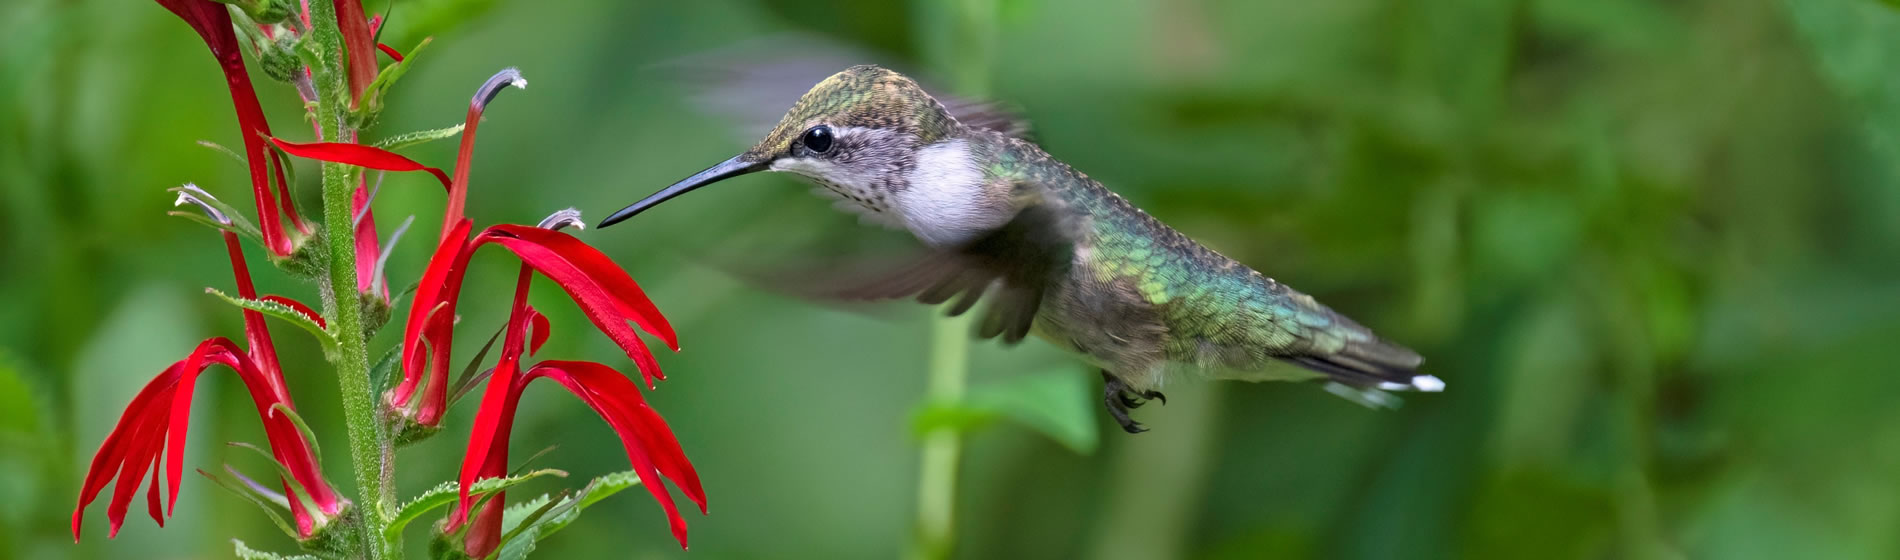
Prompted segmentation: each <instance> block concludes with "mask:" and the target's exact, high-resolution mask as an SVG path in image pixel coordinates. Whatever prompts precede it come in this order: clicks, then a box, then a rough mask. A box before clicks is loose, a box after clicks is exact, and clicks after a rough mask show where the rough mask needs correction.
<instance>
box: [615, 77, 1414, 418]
mask: <svg viewBox="0 0 1900 560" xmlns="http://www.w3.org/2000/svg"><path fill="white" fill-rule="evenodd" d="M963 105H965V104H961V103H959V104H957V105H953V106H963ZM1017 132H1018V129H1016V128H1015V127H1014V126H1011V125H1008V124H1004V123H1003V121H999V120H996V119H988V118H963V119H959V118H958V116H957V115H954V114H953V113H952V111H951V110H947V109H946V108H945V105H944V104H943V103H940V102H938V100H937V99H935V98H933V97H931V96H930V94H928V93H926V92H925V91H924V90H923V88H921V87H919V86H918V85H917V83H916V82H915V81H913V80H911V79H910V78H908V77H905V76H903V75H901V74H898V73H897V72H893V71H890V70H886V69H884V68H880V67H877V66H869V65H866V66H855V67H851V68H849V69H846V70H845V71H843V72H839V73H837V74H835V75H832V76H831V77H830V78H827V79H826V80H824V81H823V82H820V83H819V84H818V85H817V86H815V87H813V88H812V89H811V90H810V91H809V92H807V93H806V94H805V95H804V97H802V98H800V99H799V100H798V102H797V103H796V104H795V105H793V106H792V108H791V110H790V111H789V112H787V113H786V114H785V116H784V118H783V119H781V120H780V121H779V123H778V126H777V127H775V128H774V129H773V130H772V131H771V133H769V134H767V135H766V136H765V138H764V139H763V140H760V141H759V142H758V144H757V145H754V146H753V147H752V148H751V149H749V150H746V151H745V152H744V153H741V154H739V155H737V156H733V157H732V158H731V159H728V160H726V161H723V162H720V163H718V164H717V165H714V166H712V167H710V168H707V169H706V170H704V171H700V172H699V173H695V174H693V175H692V176H691V177H687V178H685V179H683V180H680V181H679V182H677V183H674V184H673V185H671V186H668V187H666V188H664V189H661V190H660V191H659V192H656V193H653V194H652V195H651V196H648V197H646V198H645V199H643V200H641V201H639V202H636V203H634V204H633V205H631V206H628V207H626V208H624V209H622V210H620V211H619V212H615V213H614V214H613V215H612V216H608V217H607V219H606V220H603V221H602V222H601V224H600V227H607V226H610V225H613V224H616V223H619V222H620V221H622V220H626V219H627V218H630V217H632V216H634V215H635V214H639V213H640V212H643V211H645V210H647V209H648V208H652V207H654V206H656V205H658V204H660V203H662V202H665V201H667V200H669V199H672V198H673V197H676V196H679V195H681V194H685V193H686V192H688V191H692V190H694V189H698V188H700V187H703V186H706V185H709V184H712V183H715V182H718V181H722V180H725V179H729V178H732V177H737V176H739V175H744V174H747V173H753V172H758V171H780V172H789V173H792V174H794V175H797V176H800V177H803V178H805V179H808V180H810V181H812V182H815V183H817V184H818V185H819V186H821V187H823V189H822V191H821V192H825V193H828V194H830V195H834V196H835V197H836V198H838V199H839V200H841V201H843V202H842V203H841V204H840V207H841V208H845V209H848V210H851V211H854V212H857V213H859V214H862V215H863V216H864V217H866V218H867V219H868V220H869V221H872V222H876V223H881V224H884V225H887V226H890V227H893V228H899V229H903V230H907V231H909V232H910V233H911V234H912V235H914V236H915V237H916V238H917V240H918V241H920V242H922V243H923V244H924V245H925V246H926V247H927V248H928V250H927V251H926V252H925V256H923V257H921V258H918V259H915V260H912V261H908V262H906V263H904V264H902V265H900V266H895V267H889V268H888V269H886V270H881V271H877V272H873V273H867V274H859V275H856V276H855V277H854V278H848V279H837V280H835V281H832V282H827V283H826V284H827V286H826V287H825V288H823V289H822V290H821V291H822V292H824V293H822V294H818V295H824V296H829V297H837V298H844V299H891V298H904V297H915V298H916V299H917V300H918V301H921V302H923V303H926V304H933V305H934V304H941V303H944V302H949V301H952V298H954V302H952V303H951V304H950V308H949V314H950V315H960V314H962V313H964V312H967V311H969V310H970V309H972V308H973V307H974V306H975V304H976V303H977V302H978V300H979V299H982V300H985V301H987V302H988V303H987V305H986V306H985V309H984V311H983V312H982V315H981V317H980V318H979V319H978V320H977V321H976V325H977V328H976V334H977V336H980V337H983V338H998V337H1000V338H1001V339H1002V340H1003V342H1005V343H1010V344H1014V343H1017V342H1020V341H1021V340H1022V339H1023V338H1024V337H1026V336H1027V335H1030V334H1035V335H1037V336H1038V337H1040V338H1043V339H1044V340H1047V341H1049V342H1051V343H1053V344H1055V345H1057V346H1059V347H1062V348H1065V349H1068V350H1070V351H1072V352H1075V353H1077V354H1080V355H1081V356H1082V357H1083V358H1084V359H1086V360H1087V361H1088V362H1089V363H1091V364H1092V365H1094V366H1096V367H1098V368H1101V374H1102V379H1103V382H1104V388H1103V399H1102V400H1103V403H1104V404H1105V405H1106V406H1107V408H1108V412H1109V414H1110V415H1111V416H1113V417H1114V418H1115V421H1116V422H1117V423H1119V424H1121V427H1122V429H1123V430H1126V431H1128V432H1129V433H1139V432H1142V431H1145V430H1146V428H1143V427H1142V426H1141V424H1139V423H1137V422H1135V421H1134V420H1133V419H1131V418H1130V417H1129V409H1132V408H1137V407H1139V406H1141V405H1142V404H1144V403H1145V402H1146V400H1147V399H1159V400H1162V401H1163V402H1166V396H1164V395H1163V394H1162V393H1161V392H1160V391H1159V390H1158V389H1159V388H1160V387H1161V386H1162V384H1163V381H1164V380H1165V379H1167V378H1168V377H1172V376H1175V375H1179V374H1182V373H1187V372H1195V371H1198V372H1204V373H1206V374H1209V375H1211V376H1213V377H1215V378H1220V379H1242V380H1252V381H1263V380H1308V379H1320V378H1326V379H1330V380H1331V381H1332V383H1331V384H1329V385H1328V388H1329V389H1331V390H1333V391H1334V392H1335V393H1338V394H1341V395H1342V396H1346V397H1348V398H1353V399H1355V400H1359V401H1360V402H1362V403H1366V404H1389V403H1390V402H1391V401H1392V398H1391V396H1390V395H1387V394H1385V393H1384V392H1383V391H1386V390H1418V391H1434V392H1435V391H1440V390H1442V389H1443V388H1444V383H1443V382H1441V381H1439V380H1438V378H1436V377H1433V376H1430V375H1421V374H1419V373H1418V366H1419V364H1420V363H1421V362H1422V361H1423V359H1422V358H1420V357H1419V355H1418V354H1417V353H1416V352H1413V351H1412V350H1410V349H1407V348H1405V347H1403V346H1400V345H1397V344H1393V343H1391V342H1387V341H1385V340H1381V339H1380V338H1379V337H1378V336H1376V335H1374V334H1373V333H1372V331H1371V330H1369V329H1367V328H1365V327H1363V326H1360V325H1359V324H1358V323H1356V322H1353V320H1351V319H1348V318H1346V317H1345V316H1344V315H1340V314H1339V313H1337V312H1334V311H1333V310H1332V309H1330V308H1327V307H1326V306H1324V305H1321V304H1320V303H1319V302H1317V301H1314V300H1313V298H1312V296H1308V295H1306V294H1303V293H1300V292H1296V291H1294V290H1292V289H1291V288H1288V287H1286V286H1285V285H1283V284H1280V283H1279V282H1275V281H1274V280H1273V279H1272V278H1268V277H1266V276H1263V275H1261V274H1260V273H1259V272H1255V271H1254V270H1253V269H1251V268H1248V267H1246V266H1244V265H1242V264H1240V263H1238V262H1235V261H1234V260H1233V259H1230V258H1227V257H1225V256H1222V255H1221V254H1219V253H1216V252H1214V251H1213V250H1211V249H1208V248H1206V247H1203V246H1201V245H1200V244H1199V243H1196V242H1194V240H1192V239H1189V238H1188V237H1187V236H1186V235H1183V234H1181V232H1179V231H1175V230H1174V229H1173V228H1170V227H1168V226H1167V225H1164V224H1162V223H1161V222H1160V221H1158V220H1156V219H1154V218H1153V217H1150V216H1149V215H1148V214H1147V213H1146V212H1143V211H1142V210H1141V209H1139V208H1136V207H1134V206H1133V205H1131V204H1129V203H1128V201H1126V200H1123V199H1122V197H1121V196H1119V195H1116V194H1115V193H1113V192H1111V191H1109V190H1108V189H1107V188H1105V187H1103V186H1102V184H1101V183H1099V182H1097V181H1095V180H1094V179H1091V178H1089V176H1087V175H1084V174H1082V173H1081V172H1079V171H1076V170H1075V169H1073V168H1070V167H1069V166H1068V165H1067V164H1064V163H1062V162H1061V161H1058V160H1056V159H1055V158H1053V157H1050V156H1049V154H1047V153H1045V152H1043V150H1042V149H1041V148H1039V147H1037V146H1036V145H1035V144H1033V143H1031V142H1029V141H1027V140H1025V139H1023V138H1021V137H1019V136H1020V134H1018V133H1017Z"/></svg>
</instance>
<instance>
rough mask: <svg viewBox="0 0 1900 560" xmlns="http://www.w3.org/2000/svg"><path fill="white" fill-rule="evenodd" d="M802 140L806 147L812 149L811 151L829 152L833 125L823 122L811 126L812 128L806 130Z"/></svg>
mask: <svg viewBox="0 0 1900 560" xmlns="http://www.w3.org/2000/svg"><path fill="white" fill-rule="evenodd" d="M800 142H803V143H804V144H805V149H807V150H811V153H814V154H822V153H825V152H829V151H831V127H829V126H825V125H822V124H821V125H818V126H814V127H811V130H807V131H805V137H804V138H803V139H801V140H800Z"/></svg>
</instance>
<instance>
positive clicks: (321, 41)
mask: <svg viewBox="0 0 1900 560" xmlns="http://www.w3.org/2000/svg"><path fill="white" fill-rule="evenodd" d="M309 6H310V23H311V27H312V29H311V32H310V39H309V40H311V41H314V46H315V49H316V53H317V60H319V61H321V63H320V64H315V65H312V68H311V74H312V75H313V77H314V78H315V79H314V81H315V84H316V88H317V92H318V100H317V124H318V126H319V127H321V128H323V129H325V131H326V134H325V135H324V137H325V138H327V139H332V140H340V139H345V138H350V137H351V132H352V131H350V130H347V129H348V127H349V124H348V123H349V122H350V121H349V118H348V117H347V113H346V112H347V111H348V108H349V103H350V101H349V88H348V86H347V82H346V79H347V78H346V76H347V75H348V68H347V64H348V63H347V62H345V60H344V58H343V57H342V52H343V50H342V49H343V34H342V32H341V31H339V30H338V28H337V19H336V6H335V5H334V4H333V3H331V2H329V1H327V0H317V1H314V2H310V3H309ZM359 172H360V171H359V170H357V169H356V168H354V167H352V166H349V165H344V164H338V163H325V164H323V228H324V229H323V237H324V239H325V241H326V242H325V243H324V245H325V249H326V250H327V251H328V252H329V263H328V265H329V274H328V276H327V277H326V278H324V281H323V282H321V283H320V284H321V286H320V287H321V290H322V292H323V307H324V311H325V314H326V315H329V316H330V330H331V331H332V332H333V333H335V334H336V338H337V353H336V356H335V365H336V370H337V384H338V385H339V386H340V389H341V395H342V400H343V419H344V422H345V423H346V424H347V425H348V427H349V435H350V466H351V470H352V471H354V473H355V475H356V487H357V491H358V492H359V497H360V498H361V500H362V502H361V503H359V504H358V505H357V507H359V508H361V511H362V514H363V523H364V527H363V529H364V530H363V532H362V534H363V537H364V539H365V540H364V543H363V548H364V550H363V553H364V557H367V558H373V559H379V560H380V559H382V558H389V557H393V556H395V555H396V551H397V543H395V542H385V540H384V538H383V530H384V529H385V528H386V527H388V526H389V514H390V512H391V511H393V510H394V509H395V503H396V497H395V489H394V488H393V487H392V485H390V484H388V483H387V482H388V480H387V479H386V478H385V475H386V474H388V473H390V472H391V471H392V469H391V462H392V461H393V459H394V454H393V453H391V451H392V450H393V447H392V446H391V445H390V441H389V434H388V433H386V430H385V429H384V427H383V423H382V422H380V421H378V419H377V414H376V400H377V399H376V389H375V388H374V387H372V386H371V385H370V366H369V341H368V340H367V337H366V336H365V333H366V332H367V331H366V329H365V328H364V327H365V324H364V322H363V310H362V307H361V306H360V305H358V303H357V296H356V243H355V242H354V240H355V239H356V232H355V228H354V225H355V220H353V219H352V218H353V217H354V215H355V212H354V209H353V208H351V197H352V195H354V194H355V189H356V174H357V173H359Z"/></svg>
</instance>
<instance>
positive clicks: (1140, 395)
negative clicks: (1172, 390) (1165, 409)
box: [1102, 370, 1168, 434]
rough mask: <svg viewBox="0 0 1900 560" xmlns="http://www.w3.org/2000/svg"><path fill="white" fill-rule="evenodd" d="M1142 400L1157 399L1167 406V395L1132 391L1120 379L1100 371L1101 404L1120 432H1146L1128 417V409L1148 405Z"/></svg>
mask: <svg viewBox="0 0 1900 560" xmlns="http://www.w3.org/2000/svg"><path fill="white" fill-rule="evenodd" d="M1144 399H1157V400H1160V401H1161V404H1168V397H1167V395H1163V394H1161V392H1160V391H1140V392H1137V391H1134V390H1132V389H1129V388H1128V384H1127V383H1124V382H1122V380H1121V378H1120V377H1116V376H1115V374H1112V373H1109V372H1108V370H1102V404H1104V405H1107V406H1108V415H1109V416H1110V417H1113V418H1114V419H1115V422H1116V423H1118V424H1121V426H1122V431H1125V432H1128V433H1131V434H1139V433H1142V432H1146V431H1148V428H1146V427H1144V426H1142V425H1141V423H1140V422H1136V421H1135V420H1134V419H1133V418H1130V417H1129V416H1128V411H1129V410H1130V409H1135V408H1141V405H1144V404H1148V401H1147V400H1144Z"/></svg>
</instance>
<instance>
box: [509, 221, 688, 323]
mask: <svg viewBox="0 0 1900 560" xmlns="http://www.w3.org/2000/svg"><path fill="white" fill-rule="evenodd" d="M490 229H492V230H496V231H503V232H507V233H509V234H510V235H513V236H515V237H518V238H521V239H523V240H526V241H529V242H532V243H535V244H538V245H541V246H544V247H547V248H548V249H549V250H552V251H554V252H555V253H557V254H559V255H560V256H561V258H563V259H565V260H567V261H568V262H570V263H573V264H574V265H575V266H576V267H577V268H579V269H580V270H581V271H582V272H584V273H586V274H587V276H588V277H589V278H591V279H592V280H593V281H594V282H595V283H598V284H600V286H601V287H602V288H604V289H605V290H606V292H607V294H608V295H610V296H613V301H614V306H615V307H616V308H618V309H619V310H620V312H621V313H622V314H624V315H627V316H629V317H631V318H633V321H634V323H635V324H638V325H640V329H641V330H644V331H646V332H647V334H651V335H653V336H656V337H659V339H660V340H662V341H665V342H666V346H667V347H668V348H672V349H673V351H675V352H678V351H679V348H680V346H679V338H678V336H677V335H676V334H674V332H673V325H672V324H669V323H667V321H666V316H665V315H662V314H660V309H659V308H658V307H656V306H654V305H653V300H651V299H648V298H647V294H646V291H645V290H641V289H640V285H639V284H638V283H635V282H634V281H633V278H632V277H630V276H627V271H625V270H622V269H621V268H620V266H619V265H616V264H614V261H613V259H610V258H607V255H606V254H605V253H601V252H600V250H599V249H595V248H594V247H593V246H592V245H588V244H587V243H586V242H583V241H581V240H580V239H579V238H576V237H574V236H572V235H568V234H566V233H561V232H558V231H553V230H548V229H542V228H538V227H528V226H519V225H512V224H503V225H498V226H495V227H493V228H490Z"/></svg>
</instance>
